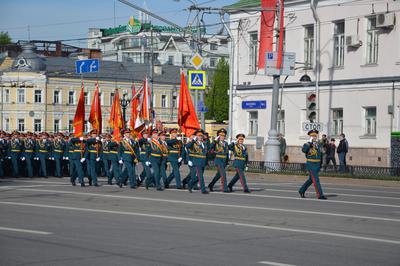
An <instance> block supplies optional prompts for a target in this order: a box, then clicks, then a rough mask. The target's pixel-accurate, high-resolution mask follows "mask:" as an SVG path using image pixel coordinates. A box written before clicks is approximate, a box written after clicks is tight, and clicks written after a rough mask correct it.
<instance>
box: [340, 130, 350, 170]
mask: <svg viewBox="0 0 400 266" xmlns="http://www.w3.org/2000/svg"><path fill="white" fill-rule="evenodd" d="M339 138H340V142H339V146H338V147H337V153H338V156H339V172H340V173H344V172H345V171H346V166H347V163H346V155H347V153H348V151H349V143H348V142H347V139H346V136H345V134H343V133H342V134H340V137H339Z"/></svg>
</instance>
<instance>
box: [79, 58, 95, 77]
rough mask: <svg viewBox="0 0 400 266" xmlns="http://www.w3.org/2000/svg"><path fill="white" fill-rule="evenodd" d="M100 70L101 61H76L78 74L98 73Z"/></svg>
mask: <svg viewBox="0 0 400 266" xmlns="http://www.w3.org/2000/svg"><path fill="white" fill-rule="evenodd" d="M99 68H100V62H99V59H86V60H77V61H75V71H76V73H78V74H82V73H89V72H98V71H99Z"/></svg>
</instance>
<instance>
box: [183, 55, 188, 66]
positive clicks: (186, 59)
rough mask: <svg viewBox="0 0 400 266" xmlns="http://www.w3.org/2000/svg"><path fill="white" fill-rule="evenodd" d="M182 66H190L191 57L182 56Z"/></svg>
mask: <svg viewBox="0 0 400 266" xmlns="http://www.w3.org/2000/svg"><path fill="white" fill-rule="evenodd" d="M182 65H183V66H187V65H190V56H187V55H182Z"/></svg>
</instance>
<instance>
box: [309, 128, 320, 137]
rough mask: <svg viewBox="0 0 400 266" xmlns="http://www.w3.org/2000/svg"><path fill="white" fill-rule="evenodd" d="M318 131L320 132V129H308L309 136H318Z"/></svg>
mask: <svg viewBox="0 0 400 266" xmlns="http://www.w3.org/2000/svg"><path fill="white" fill-rule="evenodd" d="M318 133H319V131H318V130H316V129H312V130H310V131H308V133H307V135H309V136H317V135H318Z"/></svg>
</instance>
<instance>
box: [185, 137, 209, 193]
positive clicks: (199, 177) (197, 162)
mask: <svg viewBox="0 0 400 266" xmlns="http://www.w3.org/2000/svg"><path fill="white" fill-rule="evenodd" d="M194 135H195V137H194V138H193V140H192V141H191V142H189V143H188V144H187V149H188V150H189V153H190V157H191V161H188V165H189V166H192V168H191V169H190V170H191V171H192V172H194V173H193V174H192V175H191V176H192V179H191V181H190V183H189V192H190V193H192V189H193V186H194V185H195V184H196V183H197V182H200V189H201V193H203V194H208V191H207V190H206V186H205V184H204V176H203V173H204V168H205V166H206V156H207V152H208V151H207V146H206V143H204V142H203V135H204V131H203V130H201V129H199V130H197V131H196V132H195V133H194Z"/></svg>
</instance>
